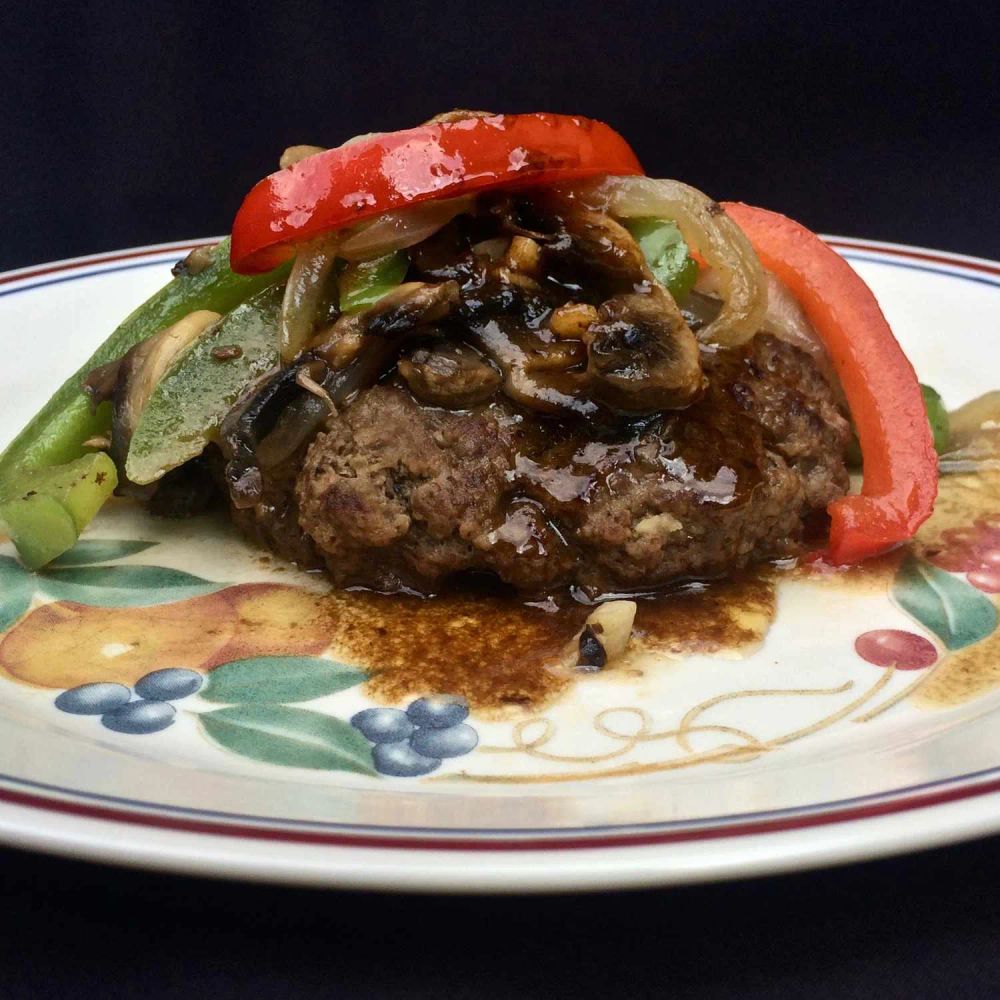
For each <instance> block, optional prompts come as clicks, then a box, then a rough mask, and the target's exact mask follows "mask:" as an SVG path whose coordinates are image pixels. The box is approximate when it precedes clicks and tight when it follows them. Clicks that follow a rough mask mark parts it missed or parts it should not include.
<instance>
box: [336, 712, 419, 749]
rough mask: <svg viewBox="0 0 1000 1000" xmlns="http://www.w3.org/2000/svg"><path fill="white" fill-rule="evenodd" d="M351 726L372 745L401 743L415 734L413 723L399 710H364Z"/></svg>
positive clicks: (353, 717)
mask: <svg viewBox="0 0 1000 1000" xmlns="http://www.w3.org/2000/svg"><path fill="white" fill-rule="evenodd" d="M351 725H352V726H354V728H355V729H357V730H358V731H359V732H360V733H361V735H362V736H364V737H365V739H368V740H371V741H372V743H401V742H402V741H403V740H405V739H407V737H409V735H410V734H411V733H412V732H413V723H412V722H411V721H410V720H409V718H407V715H406V712H401V711H400V710H399V709H398V708H366V709H363V710H362V711H360V712H358V713H357V715H354V716H352V718H351Z"/></svg>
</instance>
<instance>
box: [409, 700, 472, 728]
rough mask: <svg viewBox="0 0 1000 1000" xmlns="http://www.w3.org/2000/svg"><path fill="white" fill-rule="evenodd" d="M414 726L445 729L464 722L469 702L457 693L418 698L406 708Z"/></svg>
mask: <svg viewBox="0 0 1000 1000" xmlns="http://www.w3.org/2000/svg"><path fill="white" fill-rule="evenodd" d="M406 714H407V715H408V716H409V717H410V721H411V722H412V723H413V724H414V725H415V726H424V727H427V728H429V729H447V728H448V727H449V726H457V725H458V724H459V723H460V722H464V721H465V719H466V718H467V716H468V714H469V703H468V702H467V701H466V700H465V699H464V698H461V697H459V696H458V695H452V694H437V695H432V696H431V697H429V698H418V699H417V700H416V701H414V702H412V703H411V704H410V707H409V708H408V709H407V710H406Z"/></svg>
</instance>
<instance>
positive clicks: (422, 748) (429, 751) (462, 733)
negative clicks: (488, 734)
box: [410, 724, 479, 757]
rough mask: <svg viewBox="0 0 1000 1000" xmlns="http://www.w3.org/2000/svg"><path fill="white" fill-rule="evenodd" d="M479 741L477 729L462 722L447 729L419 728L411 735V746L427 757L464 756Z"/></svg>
mask: <svg viewBox="0 0 1000 1000" xmlns="http://www.w3.org/2000/svg"><path fill="white" fill-rule="evenodd" d="M478 742H479V735H478V734H477V733H476V731H475V729H473V728H472V726H466V725H462V724H460V725H457V726H449V727H448V728H447V729H418V730H417V731H416V732H415V733H414V734H413V735H412V736H411V737H410V746H411V747H413V749H414V750H416V751H417V753H419V754H423V756H425V757H462V756H464V755H465V754H467V753H469V751H470V750H474V749H475V748H476V744H477V743H478Z"/></svg>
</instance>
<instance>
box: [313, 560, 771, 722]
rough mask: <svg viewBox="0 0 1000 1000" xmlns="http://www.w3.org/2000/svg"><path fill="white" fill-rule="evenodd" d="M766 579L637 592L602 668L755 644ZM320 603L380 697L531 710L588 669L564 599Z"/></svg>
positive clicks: (762, 575) (571, 608) (339, 599)
mask: <svg viewBox="0 0 1000 1000" xmlns="http://www.w3.org/2000/svg"><path fill="white" fill-rule="evenodd" d="M775 574H776V571H775V570H774V569H773V568H764V569H760V570H758V571H756V572H752V573H750V572H748V573H745V574H740V575H737V576H736V577H734V578H732V579H728V580H719V581H714V582H711V583H704V582H688V583H685V584H682V585H678V586H676V587H675V588H673V589H671V590H670V591H665V592H663V593H660V594H654V595H646V596H640V597H637V598H636V601H637V604H638V611H637V614H636V619H635V625H634V629H633V637H632V642H631V644H630V647H629V650H628V651H627V652H626V654H625V656H624V657H622V658H621V659H620V660H619V661H617V662H612V663H611V664H609V665H608V667H607V668H605V669H606V670H608V671H635V670H638V669H641V668H640V667H639V663H640V661H641V659H642V655H643V654H645V653H659V654H661V655H667V656H681V655H684V654H691V653H709V654H714V653H729V654H737V653H738V652H739V651H741V650H743V651H746V650H749V649H750V648H752V647H755V646H756V645H757V644H759V643H760V642H761V641H762V640H763V638H764V635H765V633H766V631H767V628H768V626H769V625H770V623H771V620H772V619H773V617H774V609H775V599H774V592H775V588H774V577H775ZM321 602H322V603H321V608H322V609H323V614H324V616H325V618H326V623H327V629H328V631H329V634H330V638H331V641H332V644H333V646H334V648H335V649H336V650H337V653H338V655H340V656H342V657H343V658H345V659H346V660H348V662H351V663H357V664H359V665H362V666H364V667H365V669H367V670H368V671H369V672H370V674H371V680H370V682H369V687H370V689H371V693H372V695H373V696H374V697H376V698H377V699H378V700H380V701H383V702H393V701H400V700H403V699H405V698H407V697H411V696H415V695H421V694H427V693H449V694H460V695H463V696H464V697H466V698H468V699H469V701H470V703H471V704H472V705H473V706H475V707H476V708H478V709H481V710H482V709H503V708H505V707H521V708H524V707H537V706H539V705H541V704H544V703H546V702H548V701H551V700H552V699H554V698H555V697H557V696H558V695H559V694H560V693H561V692H562V691H563V690H564V689H565V688H566V687H567V686H568V685H570V684H572V683H574V681H576V680H578V679H580V678H582V677H585V676H586V674H584V673H582V672H578V671H576V670H574V669H572V668H569V667H567V666H566V660H565V656H566V650H567V645H568V644H572V641H573V639H574V637H575V636H576V635H577V633H578V632H579V630H580V628H581V627H582V625H583V623H584V620H585V619H586V617H587V615H588V614H589V613H590V611H591V610H592V607H589V606H587V605H585V604H582V603H579V602H577V601H574V600H572V599H569V598H567V599H565V600H560V601H556V600H554V599H551V598H550V599H548V600H546V601H542V602H537V603H528V604H526V603H524V601H523V599H519V598H518V597H516V596H514V595H511V594H503V593H498V592H497V591H496V590H492V591H491V590H489V589H485V588H482V587H477V586H471V587H467V588H463V589H462V590H456V591H455V592H452V593H445V594H440V595H438V596H436V597H434V598H428V599H421V598H416V597H406V596H401V595H392V596H385V595H379V594H373V593H369V592H364V591H350V592H341V593H331V594H329V595H327V596H326V597H323V598H322V599H321Z"/></svg>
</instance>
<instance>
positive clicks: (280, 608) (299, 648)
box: [212, 583, 330, 666]
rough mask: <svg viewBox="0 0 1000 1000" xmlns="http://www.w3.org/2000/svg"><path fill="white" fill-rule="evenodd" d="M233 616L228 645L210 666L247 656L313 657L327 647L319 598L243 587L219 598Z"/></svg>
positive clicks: (296, 590)
mask: <svg viewBox="0 0 1000 1000" xmlns="http://www.w3.org/2000/svg"><path fill="white" fill-rule="evenodd" d="M220 596H221V597H224V598H225V599H226V600H227V601H229V603H230V605H231V606H232V608H233V610H234V612H235V615H236V630H235V632H234V634H233V637H232V640H231V641H230V643H229V644H228V645H227V646H226V647H225V648H224V649H222V650H220V652H219V655H218V656H217V657H216V658H215V659H214V660H213V663H212V665H213V666H217V665H218V664H220V663H226V662H228V661H229V660H242V659H246V658H248V657H251V656H316V655H317V654H319V653H322V652H323V651H324V650H325V649H326V648H327V647H328V646H329V645H330V626H329V611H328V610H327V608H326V606H325V602H324V599H323V597H322V596H321V595H319V594H314V593H311V592H310V591H308V590H303V589H302V588H301V587H289V586H286V585H284V584H274V583H246V584H241V585H239V586H236V587H228V588H226V590H224V591H223V592H222V593H221V594H220Z"/></svg>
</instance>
